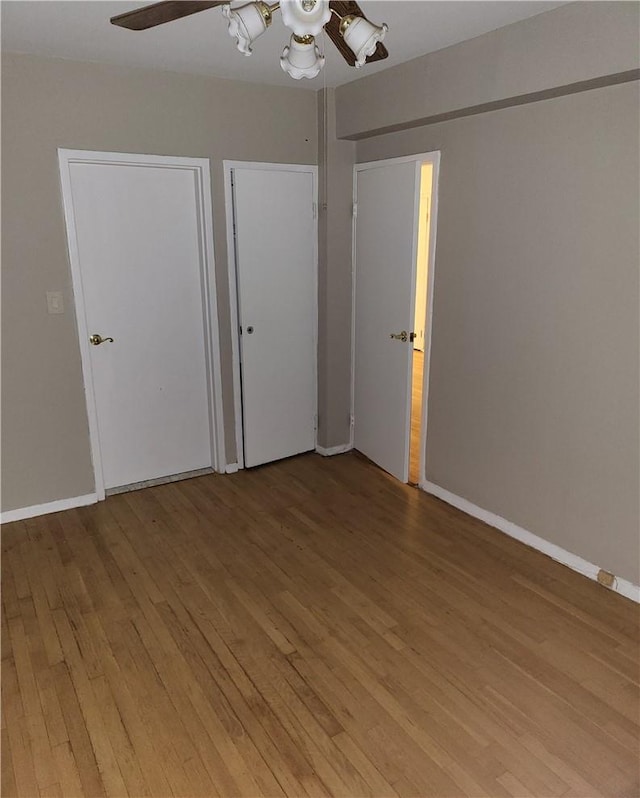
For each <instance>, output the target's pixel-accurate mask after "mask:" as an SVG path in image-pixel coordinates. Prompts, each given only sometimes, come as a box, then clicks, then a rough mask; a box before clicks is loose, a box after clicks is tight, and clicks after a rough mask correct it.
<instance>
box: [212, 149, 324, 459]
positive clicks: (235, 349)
mask: <svg viewBox="0 0 640 798" xmlns="http://www.w3.org/2000/svg"><path fill="white" fill-rule="evenodd" d="M222 164H223V169H224V205H225V215H226V222H227V265H228V279H229V308H230V322H231V357H232V365H233V413H234V418H235V431H236V435H235V437H236V458H237V461H236V462H235V463H231V464H228V465H227V469H226V470H227V473H233V472H234V471H237V470H238V469H240V468H244V431H243V425H242V380H241V364H240V325H239V322H238V304H239V301H240V297H239V296H238V264H237V257H236V246H235V216H234V210H235V206H234V199H235V198H234V185H233V183H232V173H233V172H234V170H236V169H253V170H259V171H264V172H308V173H310V174H311V178H312V185H313V219H314V222H315V225H314V236H313V300H314V302H313V308H314V314H313V318H312V320H311V321H312V332H313V344H314V346H313V355H314V363H313V374H314V396H315V417H316V425H315V426H316V429H315V434H314V446H315V447H316V448H317V446H318V424H317V418H318V167H317V166H313V165H312V164H296V163H263V162H260V161H228V160H225V161H223V162H222Z"/></svg>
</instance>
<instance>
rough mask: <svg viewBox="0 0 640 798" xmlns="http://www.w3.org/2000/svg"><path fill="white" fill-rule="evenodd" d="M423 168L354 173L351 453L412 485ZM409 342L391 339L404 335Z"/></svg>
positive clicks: (396, 166) (396, 167) (410, 164)
mask: <svg viewBox="0 0 640 798" xmlns="http://www.w3.org/2000/svg"><path fill="white" fill-rule="evenodd" d="M419 176H420V164H419V163H418V162H415V161H409V162H403V163H398V164H390V165H386V166H375V167H374V166H372V167H366V168H363V167H357V170H356V201H357V216H356V224H355V321H354V324H355V341H354V347H355V362H354V446H355V448H356V449H358V450H359V451H361V452H362V453H363V454H365V455H366V456H367V457H368V458H369V459H371V460H373V461H374V462H375V463H377V464H378V465H379V466H381V467H382V468H384V469H385V471H388V472H389V473H390V474H393V476H395V477H397V478H398V479H399V480H401V481H402V482H407V481H408V479H409V426H410V425H409V422H410V417H411V415H410V414H411V367H412V353H413V344H412V342H411V333H412V332H413V322H414V307H415V263H416V248H417V214H418V203H419ZM403 333H404V334H405V335H406V339H405V340H402V339H401V338H397V337H395V338H394V337H392V335H394V336H401V337H402V338H404V335H403Z"/></svg>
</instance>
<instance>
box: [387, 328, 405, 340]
mask: <svg viewBox="0 0 640 798" xmlns="http://www.w3.org/2000/svg"><path fill="white" fill-rule="evenodd" d="M391 337H392V338H395V339H396V341H408V340H409V333H408V332H407V331H406V330H403V331H402V332H401V333H391Z"/></svg>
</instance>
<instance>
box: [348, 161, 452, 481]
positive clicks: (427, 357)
mask: <svg viewBox="0 0 640 798" xmlns="http://www.w3.org/2000/svg"><path fill="white" fill-rule="evenodd" d="M408 162H415V163H418V162H419V163H430V164H432V165H433V184H432V194H431V218H430V227H429V229H430V236H429V265H428V274H427V299H426V302H427V308H426V314H427V325H426V329H425V350H424V375H423V382H422V418H421V426H420V475H419V482H418V484H419V486H420V487H421V488H423V489H424V487H425V483H426V474H425V465H426V451H427V420H428V405H429V373H430V365H431V338H432V336H431V330H432V324H433V286H434V277H435V253H436V237H437V230H438V185H439V179H440V151H439V150H436V151H434V152H424V153H421V154H417V155H406V156H401V157H399V158H386V159H384V160H381V161H367V162H366V163H358V164H356V165H355V166H354V167H353V207H354V213H353V218H352V229H351V435H350V440H349V448H350V449H353V446H354V412H355V347H356V288H357V286H356V224H357V210H356V209H357V205H358V172H361V171H364V170H365V169H376V168H379V167H382V166H389V165H391V164H399V163H408ZM416 191H417V195H418V196H417V197H416V202H417V203H418V204H419V201H420V196H419V192H420V184H419V181H418V185H417V187H416ZM418 223H419V220H418V218H417V214H416V220H415V225H416V226H415V229H414V231H413V234H414V239H415V240H416V241H417V239H418V229H417V225H418ZM416 257H417V252H416V253H415V257H414V263H413V270H414V272H413V278H412V281H411V282H412V286H413V289H412V292H413V302H414V303H415V283H416V262H415V259H416ZM412 307H413V304H412ZM412 323H413V319H412ZM409 380H411V372H410V373H409ZM408 387H409V390H410V388H411V386H410V385H409V386H408ZM405 434H406V436H407V439H408V438H409V436H410V434H411V417H410V416H409V417H408V421H407V428H406V430H405Z"/></svg>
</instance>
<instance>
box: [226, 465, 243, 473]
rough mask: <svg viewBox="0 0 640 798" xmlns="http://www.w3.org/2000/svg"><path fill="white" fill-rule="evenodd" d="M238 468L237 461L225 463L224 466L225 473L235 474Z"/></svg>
mask: <svg viewBox="0 0 640 798" xmlns="http://www.w3.org/2000/svg"><path fill="white" fill-rule="evenodd" d="M239 470H240V467H239V465H238V464H237V463H227V464H226V466H225V467H224V473H225V474H235V473H236V472H237V471H239Z"/></svg>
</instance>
